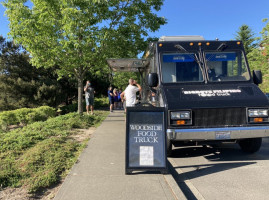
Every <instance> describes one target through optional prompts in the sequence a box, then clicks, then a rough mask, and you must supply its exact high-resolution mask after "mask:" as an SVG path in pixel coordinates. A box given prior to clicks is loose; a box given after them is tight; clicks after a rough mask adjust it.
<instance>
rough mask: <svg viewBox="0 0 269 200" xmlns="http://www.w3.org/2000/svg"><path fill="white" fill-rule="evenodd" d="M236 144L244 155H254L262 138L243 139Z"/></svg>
mask: <svg viewBox="0 0 269 200" xmlns="http://www.w3.org/2000/svg"><path fill="white" fill-rule="evenodd" d="M238 144H239V146H240V147H241V149H242V151H244V152H246V153H255V152H257V151H259V149H260V148H261V145H262V138H248V139H243V140H239V142H238Z"/></svg>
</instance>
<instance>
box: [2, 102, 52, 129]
mask: <svg viewBox="0 0 269 200" xmlns="http://www.w3.org/2000/svg"><path fill="white" fill-rule="evenodd" d="M55 115H56V111H55V109H54V108H51V107H49V106H41V107H39V108H32V109H30V108H21V109H17V110H12V111H4V112H1V113H0V126H1V128H2V130H7V129H8V126H10V125H17V124H19V123H21V124H23V125H26V124H29V123H33V122H37V121H46V120H47V119H48V118H50V117H54V116H55Z"/></svg>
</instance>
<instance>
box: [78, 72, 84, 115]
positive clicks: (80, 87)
mask: <svg viewBox="0 0 269 200" xmlns="http://www.w3.org/2000/svg"><path fill="white" fill-rule="evenodd" d="M82 99H83V76H79V77H78V113H79V114H82V113H83V107H82Z"/></svg>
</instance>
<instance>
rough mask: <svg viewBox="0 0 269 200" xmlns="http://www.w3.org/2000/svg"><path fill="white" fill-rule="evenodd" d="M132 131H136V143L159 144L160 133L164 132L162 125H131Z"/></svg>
mask: <svg viewBox="0 0 269 200" xmlns="http://www.w3.org/2000/svg"><path fill="white" fill-rule="evenodd" d="M130 130H131V131H135V135H134V137H133V138H134V141H135V143H158V142H159V141H158V134H157V133H158V131H162V130H163V126H162V125H161V124H130Z"/></svg>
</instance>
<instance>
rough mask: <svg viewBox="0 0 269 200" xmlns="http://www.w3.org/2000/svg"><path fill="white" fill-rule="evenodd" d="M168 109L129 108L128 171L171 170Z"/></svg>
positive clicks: (127, 127) (164, 171) (127, 136)
mask: <svg viewBox="0 0 269 200" xmlns="http://www.w3.org/2000/svg"><path fill="white" fill-rule="evenodd" d="M165 130H166V128H165V113H164V108H157V107H153V106H151V107H143V106H139V107H129V108H127V113H126V171H125V172H126V174H129V173H131V172H132V171H143V170H150V171H161V172H162V173H166V172H167V157H166V134H165Z"/></svg>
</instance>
